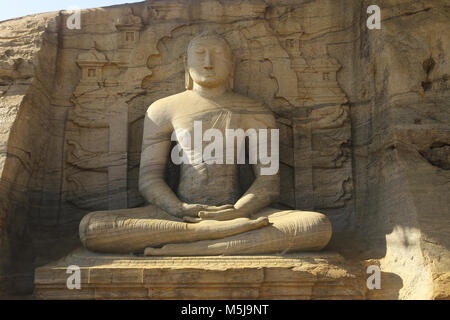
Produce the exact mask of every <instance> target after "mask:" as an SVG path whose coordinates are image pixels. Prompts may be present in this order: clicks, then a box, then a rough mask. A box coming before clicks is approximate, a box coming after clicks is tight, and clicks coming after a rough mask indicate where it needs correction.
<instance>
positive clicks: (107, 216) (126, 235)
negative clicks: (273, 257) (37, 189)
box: [79, 205, 269, 253]
mask: <svg viewBox="0 0 450 320" xmlns="http://www.w3.org/2000/svg"><path fill="white" fill-rule="evenodd" d="M268 223H269V222H268V219H267V217H258V218H255V219H252V220H250V219H246V218H241V219H236V220H232V221H203V222H200V223H185V222H183V221H181V220H179V219H177V218H175V217H173V216H171V215H169V214H168V213H166V212H165V211H163V210H161V209H160V208H158V207H156V206H153V205H149V206H146V207H141V208H134V209H122V210H111V211H96V212H91V213H89V214H88V215H86V216H85V217H84V218H83V219H82V220H81V223H80V229H79V233H80V239H81V242H82V243H83V245H84V246H85V247H86V248H88V249H89V250H92V251H97V252H108V253H130V252H142V251H143V250H144V248H146V247H149V246H151V247H158V246H161V245H164V244H168V243H179V242H189V241H198V240H205V239H218V238H224V237H227V236H230V235H235V234H238V233H241V232H246V231H249V230H254V229H256V228H261V227H264V226H266V225H268Z"/></svg>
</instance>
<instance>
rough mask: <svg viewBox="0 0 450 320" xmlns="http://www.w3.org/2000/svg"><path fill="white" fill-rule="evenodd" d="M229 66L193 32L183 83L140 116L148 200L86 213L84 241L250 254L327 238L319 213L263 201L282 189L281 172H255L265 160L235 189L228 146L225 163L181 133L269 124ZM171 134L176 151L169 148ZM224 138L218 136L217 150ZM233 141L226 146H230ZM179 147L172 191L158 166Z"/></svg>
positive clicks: (107, 249) (226, 50) (100, 246)
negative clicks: (246, 182)
mask: <svg viewBox="0 0 450 320" xmlns="http://www.w3.org/2000/svg"><path fill="white" fill-rule="evenodd" d="M233 65H234V63H233V55H232V51H231V48H230V46H229V45H228V43H227V41H226V40H225V39H223V38H222V37H220V36H218V35H217V34H213V33H203V34H200V35H199V36H197V37H195V38H193V39H192V40H191V42H190V43H189V45H188V49H187V59H186V90H185V91H184V92H181V93H178V94H175V95H171V96H169V97H166V98H163V99H160V100H157V101H156V102H154V103H153V104H151V106H150V107H149V108H148V111H147V112H146V115H145V120H144V133H143V143H142V154H141V162H140V173H139V191H140V192H141V194H142V196H143V197H144V198H145V199H146V200H147V202H148V204H147V205H146V206H143V207H139V208H131V209H121V210H110V211H96V212H91V213H89V214H87V215H86V216H85V217H84V218H83V219H82V221H81V223H80V227H79V233H80V239H81V242H82V243H83V245H84V246H85V247H86V248H87V249H89V250H91V251H95V252H104V253H140V254H142V253H144V254H145V255H147V256H196V255H242V254H246V255H247V254H271V253H281V252H292V251H317V250H321V249H323V248H324V247H325V246H326V245H327V244H328V242H329V240H330V238H331V234H332V228H331V224H330V221H329V220H328V218H327V217H326V216H325V215H324V214H321V213H318V212H310V211H299V210H280V209H275V208H272V207H270V205H271V204H274V203H276V202H277V201H278V198H279V195H280V175H279V172H278V170H276V172H272V173H271V174H262V172H263V169H267V168H268V166H269V165H270V164H268V163H267V161H265V163H264V161H260V159H258V160H257V161H256V163H254V164H252V165H251V167H252V169H253V173H254V176H255V178H254V181H253V183H252V184H251V185H250V187H249V188H248V189H247V190H246V191H240V189H241V188H240V186H241V184H240V181H239V165H238V164H237V163H236V161H228V160H230V159H232V158H229V156H228V152H229V151H230V150H229V149H230V147H228V144H227V148H228V150H225V151H226V153H227V161H222V160H221V159H219V157H216V155H213V154H212V152H211V153H210V154H211V156H210V158H209V159H205V158H204V157H202V155H203V154H199V153H198V152H196V150H195V148H196V147H198V146H196V147H194V148H192V147H191V146H192V143H190V142H191V141H188V140H189V139H186V137H189V136H195V135H199V134H200V135H203V133H206V132H207V131H208V130H209V129H214V130H215V131H213V132H215V133H216V135H215V137H214V138H215V139H219V138H220V136H222V137H224V136H226V131H227V130H231V129H242V130H243V131H246V132H247V130H249V129H254V130H256V131H257V130H264V129H266V130H269V131H270V130H273V129H276V122H275V118H274V115H273V113H272V112H271V111H270V110H269V109H268V108H267V107H265V106H264V105H263V104H262V103H260V102H258V101H255V100H253V99H250V98H248V97H246V96H243V95H240V94H237V93H235V92H233V91H232V90H233ZM199 123H200V124H201V126H198V125H196V124H199ZM195 130H197V131H198V130H200V131H201V132H200V133H198V132H195ZM210 131H211V130H210ZM180 132H184V133H185V134H184V135H183V134H180ZM186 133H187V135H186ZM209 138H211V140H212V137H209ZM172 140H177V141H176V142H178V146H179V148H178V149H171V146H172ZM202 143H204V142H202ZM221 145H223V144H221V143H218V144H216V146H218V149H219V150H220V147H221ZM202 146H203V145H202ZM233 148H234V149H233ZM237 148H238V147H237V146H234V147H233V146H231V149H233V150H231V151H236V153H235V154H237V152H238V151H239V150H237ZM225 149H226V148H225ZM174 150H175V151H176V152H175V151H174ZM197 151H198V150H197ZM205 151H206V150H205ZM248 151H249V152H250V151H252V150H248ZM179 152H181V153H183V154H184V155H185V159H187V160H188V161H183V162H182V163H180V167H179V169H180V176H179V183H178V187H177V189H176V190H172V188H170V187H169V186H168V184H167V182H166V181H165V170H166V165H167V163H168V161H170V159H169V157H171V155H172V156H173V155H174V154H179ZM253 152H254V150H253ZM271 152H276V150H275V149H274V148H272V150H271ZM200 153H201V152H200ZM215 153H217V154H220V153H221V152H218V150H216V152H215ZM206 154H207V152H206ZM194 158H195V159H194ZM193 159H194V161H192V160H193ZM232 160H235V159H232ZM272 171H273V170H272Z"/></svg>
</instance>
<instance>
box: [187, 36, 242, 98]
mask: <svg viewBox="0 0 450 320" xmlns="http://www.w3.org/2000/svg"><path fill="white" fill-rule="evenodd" d="M185 67H186V89H187V90H192V89H193V87H194V83H196V84H197V85H199V86H202V87H205V88H216V87H221V86H225V87H226V90H232V89H233V76H234V63H233V54H232V51H231V48H230V46H229V44H228V42H227V41H226V40H225V39H224V38H223V37H221V36H219V35H218V34H217V33H214V32H204V33H201V34H200V35H198V36H196V37H194V38H193V39H192V40H191V41H190V42H189V45H188V48H187V58H186V63H185Z"/></svg>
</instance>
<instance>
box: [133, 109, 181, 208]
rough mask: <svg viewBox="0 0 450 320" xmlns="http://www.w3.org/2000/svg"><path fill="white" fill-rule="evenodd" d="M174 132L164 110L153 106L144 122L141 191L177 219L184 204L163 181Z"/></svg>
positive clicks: (147, 198)
mask: <svg viewBox="0 0 450 320" xmlns="http://www.w3.org/2000/svg"><path fill="white" fill-rule="evenodd" d="M171 132H172V125H171V123H170V121H169V120H168V116H167V114H166V113H165V112H164V108H163V107H162V106H161V105H159V104H158V103H157V102H156V103H154V104H153V105H151V106H150V108H149V109H148V111H147V113H146V115H145V120H144V135H143V140H142V153H141V164H140V171H139V191H140V192H141V194H142V196H143V197H144V198H145V199H146V200H147V201H148V202H149V203H151V204H154V205H156V206H158V207H160V208H161V209H163V210H165V211H166V212H168V213H170V214H172V215H175V216H177V215H179V214H180V209H181V207H182V204H183V203H182V202H181V201H180V200H179V199H178V197H177V196H176V195H175V193H174V192H173V191H172V189H170V187H169V186H168V185H167V183H166V182H165V180H164V172H165V169H166V163H167V160H168V155H169V149H170V145H171V140H170V137H171Z"/></svg>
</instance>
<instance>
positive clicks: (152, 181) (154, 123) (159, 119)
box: [139, 102, 232, 218]
mask: <svg viewBox="0 0 450 320" xmlns="http://www.w3.org/2000/svg"><path fill="white" fill-rule="evenodd" d="M172 132H173V129H172V124H171V122H170V120H169V115H168V113H167V110H166V109H165V108H164V106H162V105H161V104H159V103H158V102H156V103H154V104H153V105H151V106H150V108H149V109H148V111H147V113H146V115H145V120H144V134H143V139H142V153H141V164H140V170H139V191H140V192H141V194H142V196H143V197H144V198H145V199H146V200H147V201H148V202H149V203H151V204H154V205H156V206H158V207H159V208H161V209H163V210H164V211H166V212H167V213H169V214H171V215H173V216H175V217H179V218H183V217H198V213H199V211H201V210H206V211H208V212H211V211H218V210H223V209H228V208H230V207H232V206H226V205H225V206H219V207H215V206H208V205H205V204H188V203H185V202H182V201H181V200H180V199H178V197H177V196H176V194H175V193H174V192H173V191H172V189H171V188H170V187H169V186H168V185H167V183H166V181H165V179H164V173H165V169H166V163H167V161H168V158H169V150H170V145H171V136H172Z"/></svg>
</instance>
